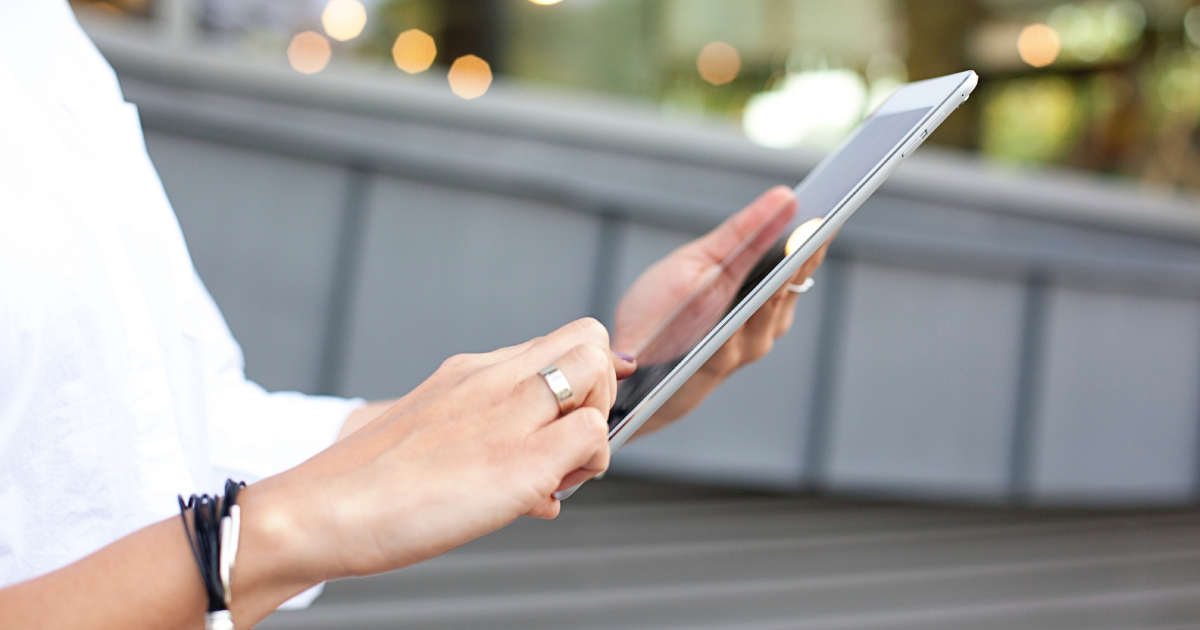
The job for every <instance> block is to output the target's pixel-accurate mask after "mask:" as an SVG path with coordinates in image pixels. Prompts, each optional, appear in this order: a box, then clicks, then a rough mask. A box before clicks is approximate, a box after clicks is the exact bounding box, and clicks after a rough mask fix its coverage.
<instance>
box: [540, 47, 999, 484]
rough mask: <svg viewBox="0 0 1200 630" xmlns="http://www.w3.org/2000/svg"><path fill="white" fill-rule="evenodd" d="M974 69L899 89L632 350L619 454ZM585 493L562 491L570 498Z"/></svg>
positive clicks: (916, 142) (970, 83)
mask: <svg viewBox="0 0 1200 630" xmlns="http://www.w3.org/2000/svg"><path fill="white" fill-rule="evenodd" d="M978 80H979V79H978V76H977V75H976V74H975V73H974V72H971V71H967V72H960V73H958V74H952V75H948V76H944V77H939V78H936V79H930V80H928V81H919V82H916V83H909V84H907V85H904V86H902V87H901V88H900V89H898V90H896V92H895V93H894V94H892V96H891V97H889V98H888V99H887V100H886V101H884V102H883V104H882V105H880V106H879V108H878V109H876V110H875V112H874V113H872V114H871V115H870V116H868V117H867V119H866V120H864V121H863V122H862V124H860V125H859V126H858V128H857V129H855V130H854V132H853V133H852V134H851V135H850V136H849V137H848V138H847V139H846V140H844V141H843V142H842V143H841V144H840V145H839V146H838V147H837V148H836V149H834V150H833V151H832V152H830V154H829V155H828V156H826V157H825V159H824V160H822V161H821V162H820V163H819V164H818V165H817V167H816V168H814V169H813V170H812V172H811V173H809V174H808V177H805V178H804V181H802V182H800V185H798V186H796V199H797V200H798V202H799V204H798V208H797V210H796V211H795V213H794V214H790V213H785V212H783V211H782V210H781V211H780V212H777V214H776V216H774V217H773V218H770V219H768V220H767V221H766V222H764V223H763V225H762V226H761V227H759V228H758V229H757V230H756V231H755V232H753V233H751V234H749V235H747V236H746V238H745V239H744V240H743V241H742V243H741V244H740V245H739V246H738V247H736V248H735V249H734V251H733V252H731V253H730V254H729V255H728V256H727V257H726V258H725V260H724V261H722V262H721V264H720V265H718V267H717V268H716V269H714V270H713V271H712V272H711V273H710V274H708V275H707V276H706V277H705V279H704V280H703V281H702V282H701V283H700V285H699V286H698V287H697V288H696V289H694V290H693V291H692V293H691V294H690V295H689V296H688V297H687V298H685V299H684V300H683V302H681V303H680V304H679V305H678V306H677V307H676V308H675V309H674V310H673V311H672V312H671V314H670V315H668V316H667V317H666V318H665V319H664V320H663V321H662V322H660V323H659V324H658V325H657V326H656V327H655V328H654V330H653V331H652V332H651V333H650V335H649V336H647V338H646V339H645V340H644V341H643V342H642V343H641V344H640V345H639V346H638V348H637V349H636V350H635V351H634V352H633V353H632V354H633V355H634V356H635V357H637V360H638V367H637V371H636V372H634V373H633V375H632V376H630V377H629V378H626V379H625V380H623V381H621V383H620V385H619V387H618V389H617V396H616V403H615V404H614V405H613V408H612V410H611V412H610V413H609V417H608V427H609V432H608V442H609V448H610V449H611V450H612V451H614V452H615V451H616V450H617V449H618V448H620V447H621V445H622V444H624V443H625V441H626V440H628V439H629V438H630V436H632V435H633V434H634V433H635V432H636V431H637V430H638V428H639V427H641V426H642V424H643V423H644V422H646V420H648V419H649V418H650V416H652V415H654V412H655V411H657V410H658V408H659V407H661V406H662V405H663V403H665V402H666V401H667V399H669V398H670V397H671V395H672V394H674V393H675V391H676V390H678V389H679V387H680V386H682V385H683V384H684V383H685V382H686V381H687V379H688V378H689V377H691V376H692V374H694V373H695V372H696V370H697V369H699V368H700V366H702V365H703V364H704V362H705V361H707V360H708V358H709V357H710V356H712V354H713V353H714V352H716V351H717V350H718V349H719V348H720V347H721V345H722V344H724V343H725V341H726V340H728V339H729V337H730V336H731V335H733V333H734V332H736V331H737V330H738V328H740V327H741V325H742V324H744V323H745V322H746V320H747V319H749V318H750V316H751V315H753V314H754V312H755V311H757V310H758V308H759V307H760V306H762V305H763V304H764V303H765V302H766V301H767V299H768V298H770V297H771V296H772V295H774V294H775V292H776V291H778V290H779V289H780V288H782V287H783V285H784V284H785V283H786V282H787V281H788V279H789V278H791V276H792V274H794V273H795V272H796V271H797V270H798V269H799V268H800V266H801V265H802V264H804V261H806V260H808V258H809V257H810V256H812V255H813V253H814V252H816V250H817V249H818V248H819V247H820V246H821V245H822V244H823V243H824V242H825V241H826V240H828V238H829V237H830V235H832V234H833V233H834V232H835V231H836V230H837V229H838V228H839V227H841V225H842V223H844V222H845V221H846V219H848V218H849V217H850V215H851V214H853V213H854V211H855V210H857V209H858V207H859V206H861V205H862V203H863V202H864V201H866V199H867V197H870V196H871V194H872V193H874V192H875V190H876V189H878V188H879V186H880V184H882V183H883V182H884V180H886V179H887V178H888V176H889V175H891V174H892V172H893V171H895V170H896V168H897V167H898V166H900V163H901V162H903V161H904V160H905V159H906V158H907V157H908V156H910V155H912V153H913V151H914V150H916V148H917V147H918V146H920V144H921V142H923V141H924V140H925V138H927V137H928V136H929V134H930V133H931V132H932V131H933V130H934V129H935V128H936V127H937V126H938V125H939V124H941V122H942V121H943V120H945V119H946V116H948V115H950V112H953V111H954V109H955V108H957V107H958V106H959V105H961V104H962V103H963V102H964V101H966V100H967V97H968V96H970V94H971V91H972V90H974V89H975V86H976V84H977V83H978ZM578 487H579V486H575V487H573V488H569V489H567V490H563V491H561V492H558V493H556V494H555V497H556V498H559V499H565V498H567V497H569V496H570V495H571V493H573V492H574V491H575V490H576V489H577V488H578Z"/></svg>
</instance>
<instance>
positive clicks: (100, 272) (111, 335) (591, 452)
mask: <svg viewBox="0 0 1200 630" xmlns="http://www.w3.org/2000/svg"><path fill="white" fill-rule="evenodd" d="M0 11H2V12H3V16H4V19H3V20H0V88H2V89H0V94H2V95H3V99H2V100H0V113H2V115H0V195H2V197H3V204H2V205H0V348H2V349H3V351H2V352H0V586H3V588H0V627H5V628H18V627H88V628H128V627H155V628H172V627H195V626H197V625H198V624H199V623H200V622H201V619H202V618H203V616H204V612H205V609H206V605H207V602H208V601H209V597H208V594H207V592H206V590H205V585H204V582H203V581H202V579H201V574H200V572H199V571H198V567H197V564H196V559H195V556H196V553H197V552H196V551H195V549H194V548H193V546H192V545H193V538H192V536H193V531H192V530H189V529H186V527H185V526H190V527H192V528H198V527H199V522H198V521H197V520H196V519H197V517H196V516H195V514H196V513H195V512H192V513H191V514H192V516H191V520H190V521H189V520H188V519H186V518H185V519H184V521H183V523H184V525H181V521H180V513H179V508H178V506H177V502H176V501H177V499H176V497H177V495H187V494H189V493H198V492H204V491H209V492H213V491H216V489H217V488H219V487H220V483H221V481H222V480H223V479H224V478H226V477H232V478H236V479H244V480H246V481H248V482H250V485H248V486H247V487H245V488H244V489H243V490H241V492H240V494H239V495H238V498H237V505H238V506H239V509H240V514H241V516H240V519H241V522H240V528H239V531H240V536H239V539H240V542H239V544H238V545H237V549H238V551H237V554H236V562H235V564H234V565H233V571H232V574H231V575H230V576H229V589H228V595H229V597H230V610H231V611H232V618H233V622H234V624H235V625H236V627H239V628H249V627H252V626H253V625H254V624H255V623H257V622H258V621H259V620H261V619H262V618H263V617H265V616H266V615H267V614H269V613H270V612H271V611H273V610H275V609H276V608H277V607H278V606H280V605H281V604H283V603H284V602H287V601H288V600H289V599H291V598H293V597H296V596H297V595H298V594H301V593H304V592H306V591H308V592H311V591H310V589H311V588H312V587H313V586H314V585H318V584H320V583H322V582H323V581H326V580H329V579H334V578H339V577H344V576H358V575H367V574H372V573H378V572H382V571H388V570H392V569H397V568H400V567H404V566H407V565H410V564H413V563H416V562H420V561H422V560H425V559H427V558H431V557H433V556H436V555H438V554H440V553H443V552H445V551H447V550H449V549H451V548H453V547H455V546H457V545H460V544H462V543H465V542H467V541H469V540H471V539H473V538H476V537H478V536H481V535H483V534H485V533H487V532H490V531H492V530H495V529H497V528H499V527H502V526H503V525H505V524H506V523H508V522H510V521H512V520H514V519H516V518H517V517H519V516H521V515H529V516H534V517H540V518H553V517H554V516H555V515H557V514H558V512H559V510H560V509H561V507H560V504H559V503H558V501H557V500H555V499H554V497H553V494H554V493H555V492H556V491H557V490H560V489H563V488H567V487H570V486H573V485H575V484H577V483H580V482H582V481H584V480H586V479H588V478H590V477H592V476H594V475H596V474H597V473H599V472H601V471H603V470H605V469H606V468H607V466H608V457H609V450H608V446H607V441H606V432H607V424H606V418H607V413H608V410H609V408H610V407H611V406H612V404H613V400H614V396H615V392H616V389H617V382H618V380H619V379H621V378H624V377H626V376H628V375H629V374H631V373H632V372H633V371H634V369H635V367H636V362H635V359H634V358H633V357H631V356H628V355H626V354H623V352H627V351H629V350H630V349H632V348H633V347H635V346H636V345H637V343H638V342H639V341H640V339H641V338H642V337H644V336H645V335H646V334H648V331H649V329H650V327H652V326H653V324H654V323H655V322H657V321H660V320H661V319H663V318H664V317H665V316H666V315H667V314H668V313H669V312H670V311H671V309H672V308H673V307H674V306H675V305H676V304H677V303H678V302H679V300H681V299H682V296H684V295H686V294H687V293H688V291H689V290H690V289H691V287H692V286H693V285H695V284H696V283H697V282H699V281H700V279H702V278H703V277H705V275H706V274H707V273H708V272H709V271H710V270H711V269H713V268H714V267H716V266H717V265H718V264H719V262H720V261H721V260H722V259H723V258H724V257H725V255H726V254H728V253H729V252H730V251H732V250H733V249H734V248H735V247H736V246H737V244H738V243H739V242H741V240H742V238H743V236H744V235H746V234H748V233H750V232H752V231H753V230H754V229H755V228H756V227H757V226H759V225H761V224H763V222H764V221H766V220H767V219H768V218H769V217H772V216H777V215H778V213H779V212H781V211H784V212H794V210H795V199H794V197H793V196H792V194H791V191H790V190H789V189H787V188H784V187H779V188H775V189H772V190H770V191H767V192H766V193H765V194H764V195H763V196H761V197H760V198H759V199H757V200H756V201H754V202H753V203H751V204H750V205H749V206H748V207H747V208H746V209H744V210H742V211H741V212H739V213H737V214H736V215H734V216H733V217H731V218H730V219H729V220H728V221H726V222H725V223H724V224H722V225H721V226H719V227H717V228H716V229H715V230H714V231H713V232H711V233H709V234H707V235H705V236H703V237H701V238H699V239H697V240H696V241H694V242H692V243H690V244H688V245H685V246H684V247H682V248H680V249H678V250H676V251H675V252H673V253H671V254H670V255H668V256H667V257H666V258H664V259H663V260H661V261H659V262H658V263H656V264H655V265H654V266H652V267H651V268H649V269H648V270H647V271H646V272H645V273H644V274H643V275H642V276H641V277H640V278H639V279H638V280H637V281H636V282H635V283H634V285H633V286H632V287H631V288H630V290H629V292H628V293H627V294H626V295H625V296H624V297H623V298H622V300H621V301H620V303H619V306H618V308H617V311H616V314H615V326H614V334H613V337H612V338H611V339H610V336H609V333H608V331H607V330H606V329H605V327H604V326H603V325H601V324H600V323H598V322H597V321H595V320H592V319H581V320H578V321H575V322H572V323H570V324H568V325H566V326H563V327H562V328H560V329H558V330H555V331H551V332H549V333H548V334H546V335H545V336H543V337H539V338H536V339H532V340H530V341H527V342H525V343H523V344H520V345H517V346H513V347H508V348H502V349H499V350H495V351H493V352H488V353H482V354H471V355H459V356H455V357H451V358H449V359H447V360H446V362H445V363H444V364H443V365H442V366H441V367H440V368H439V369H438V370H437V371H436V372H434V373H433V375H431V376H430V377H429V379H428V380H426V381H425V382H423V383H422V384H421V385H420V386H418V387H417V388H416V389H414V390H413V391H411V392H409V393H407V394H405V395H403V396H401V397H400V398H398V399H397V400H394V401H380V402H375V403H364V402H363V401H357V400H344V399H337V398H324V397H311V396H304V395H301V394H297V393H286V392H285V393H269V392H266V391H264V390H263V389H262V388H260V387H258V386H257V385H256V384H254V383H253V382H250V381H248V380H247V379H246V378H245V376H244V373H243V367H242V356H241V352H240V349H239V348H238V346H237V344H236V342H235V341H234V340H233V338H232V336H231V334H230V332H229V330H228V328H227V326H226V325H225V322H224V320H223V318H222V317H221V314H220V312H219V310H218V309H217V307H216V305H215V304H214V303H213V301H212V299H211V297H210V296H209V294H208V292H207V290H206V289H205V288H204V286H203V284H202V283H201V281H200V279H199V277H198V276H197V274H196V272H195V270H194V268H193V267H192V263H191V260H190V258H189V257H188V254H187V249H186V245H185V243H184V240H183V235H182V233H181V231H180V229H179V226H178V223H177V221H176V219H175V216H174V214H173V212H172V210H171V208H170V205H169V203H168V201H167V199H166V196H165V194H164V192H163V190H162V187H161V184H160V182H159V181H158V177H157V174H156V173H155V171H154V168H153V166H152V164H151V163H150V160H149V158H148V156H147V155H146V150H145V146H144V142H143V140H142V137H141V130H140V125H139V121H138V117H137V113H136V109H135V108H134V107H133V106H132V105H130V104H127V103H125V101H124V100H123V97H122V95H121V92H120V88H119V86H118V83H117V80H116V77H115V75H114V73H113V72H112V70H111V68H110V67H109V66H108V65H107V63H106V62H105V61H104V59H103V58H102V57H101V56H100V55H99V53H98V52H97V51H96V49H95V48H94V47H93V46H92V44H91V42H90V41H89V40H88V39H87V37H86V36H85V35H84V34H83V32H82V30H81V29H80V28H79V26H78V24H77V23H76V22H75V19H74V16H73V15H72V14H71V10H70V8H69V7H68V5H67V2H66V0H40V1H39V2H8V3H5V4H4V5H3V7H2V8H0ZM823 256H824V249H822V250H821V251H819V252H818V253H817V254H816V255H814V256H813V258H812V259H811V260H809V261H808V262H807V263H805V265H804V267H803V268H802V269H801V270H800V271H799V272H798V273H797V276H796V277H795V278H794V279H793V282H801V281H803V280H804V279H806V278H807V277H808V276H809V275H811V274H812V272H813V271H814V270H815V269H816V267H817V265H819V264H820V262H821V260H822V259H823ZM795 300H796V295H795V293H791V292H788V291H781V292H780V293H779V294H777V295H775V296H773V297H772V298H771V299H770V301H769V302H768V303H767V304H766V305H765V306H764V307H763V308H762V309H761V310H760V311H759V312H757V313H756V314H755V315H754V316H753V317H752V318H751V319H750V320H749V321H748V322H747V323H746V324H745V325H744V326H743V327H742V328H741V329H740V330H739V331H738V332H737V333H736V334H735V335H734V336H733V337H732V338H731V339H730V340H729V341H728V342H727V343H726V344H725V345H724V346H723V347H722V348H721V350H719V351H718V352H717V354H715V355H714V356H713V357H712V358H711V359H710V360H709V361H708V362H707V363H706V364H705V365H704V366H703V368H701V370H700V371H699V372H698V373H697V374H696V376H695V377H694V378H692V379H691V380H690V381H688V383H687V384H686V385H685V386H684V387H683V388H682V389H681V390H680V391H679V393H678V394H677V395H676V396H675V397H674V398H673V399H672V400H671V401H670V403H669V404H668V405H666V406H665V407H664V408H663V409H662V410H660V412H659V413H658V414H656V415H655V417H654V418H652V419H651V422H650V423H648V424H647V426H646V427H645V430H646V431H652V430H657V429H659V428H661V427H662V426H665V425H666V424H668V423H669V422H671V421H674V420H675V419H677V418H679V417H681V416H683V415H685V414H686V413H687V412H688V411H690V410H691V409H692V408H694V407H695V406H696V405H697V404H699V403H700V401H702V400H703V399H704V397H705V396H706V395H707V394H708V393H709V392H711V391H712V390H713V389H714V388H715V387H717V386H718V385H719V384H720V383H721V382H722V381H723V380H724V379H725V378H726V377H728V375H729V374H731V373H732V372H734V371H735V370H737V369H738V368H740V367H741V366H743V365H745V364H747V363H749V362H751V361H754V360H756V359H757V358H759V357H761V356H763V355H764V354H765V353H766V352H768V351H769V350H770V348H771V345H772V343H773V342H774V340H775V339H776V338H778V337H779V336H780V335H782V334H783V333H784V332H786V331H787V329H788V328H789V326H790V325H791V321H792V317H793V307H794V303H795ZM550 365H553V366H557V368H558V370H559V371H560V373H561V374H562V375H563V376H565V377H566V380H567V382H568V383H569V386H570V389H571V391H572V393H573V397H574V401H575V403H576V406H575V407H574V408H573V409H563V408H561V407H560V406H559V401H558V400H557V399H556V397H555V392H554V390H552V388H551V387H548V386H547V385H548V380H547V379H545V378H543V377H542V376H541V375H540V374H539V371H540V370H542V369H543V368H546V367H547V366H550ZM564 412H565V413H564ZM189 523H190V525H188V524H189ZM196 531H197V532H198V531H199V530H198V529H197V530H196ZM196 535H198V534H196Z"/></svg>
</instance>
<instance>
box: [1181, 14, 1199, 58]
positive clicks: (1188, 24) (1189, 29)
mask: <svg viewBox="0 0 1200 630" xmlns="http://www.w3.org/2000/svg"><path fill="white" fill-rule="evenodd" d="M1183 32H1184V34H1186V35H1187V38H1188V41H1189V42H1191V43H1192V45H1193V46H1196V47H1198V48H1200V7H1192V8H1190V9H1188V10H1187V13H1184V14H1183Z"/></svg>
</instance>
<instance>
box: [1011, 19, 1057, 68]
mask: <svg viewBox="0 0 1200 630" xmlns="http://www.w3.org/2000/svg"><path fill="white" fill-rule="evenodd" d="M1061 50H1062V41H1061V40H1060V39H1059V37H1058V31H1055V30H1054V29H1052V28H1050V27H1049V26H1046V25H1045V24H1030V25H1029V26H1026V27H1025V28H1024V29H1022V30H1021V35H1020V36H1019V37H1017V52H1019V53H1020V54H1021V60H1022V61H1024V62H1025V63H1027V64H1029V65H1031V66H1033V67H1034V68H1044V67H1046V66H1048V65H1050V64H1052V63H1054V60H1055V59H1058V53H1059V52H1060V51H1061Z"/></svg>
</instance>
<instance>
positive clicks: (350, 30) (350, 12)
mask: <svg viewBox="0 0 1200 630" xmlns="http://www.w3.org/2000/svg"><path fill="white" fill-rule="evenodd" d="M321 25H322V26H324V27H325V33H326V34H328V35H329V36H330V37H332V38H334V39H336V40H338V41H339V42H344V41H347V40H351V39H354V38H355V37H358V36H359V34H361V33H362V32H363V28H365V27H366V25H367V9H366V7H364V6H363V3H361V2H359V1H358V0H329V4H326V5H325V10H324V11H322V12H321Z"/></svg>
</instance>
